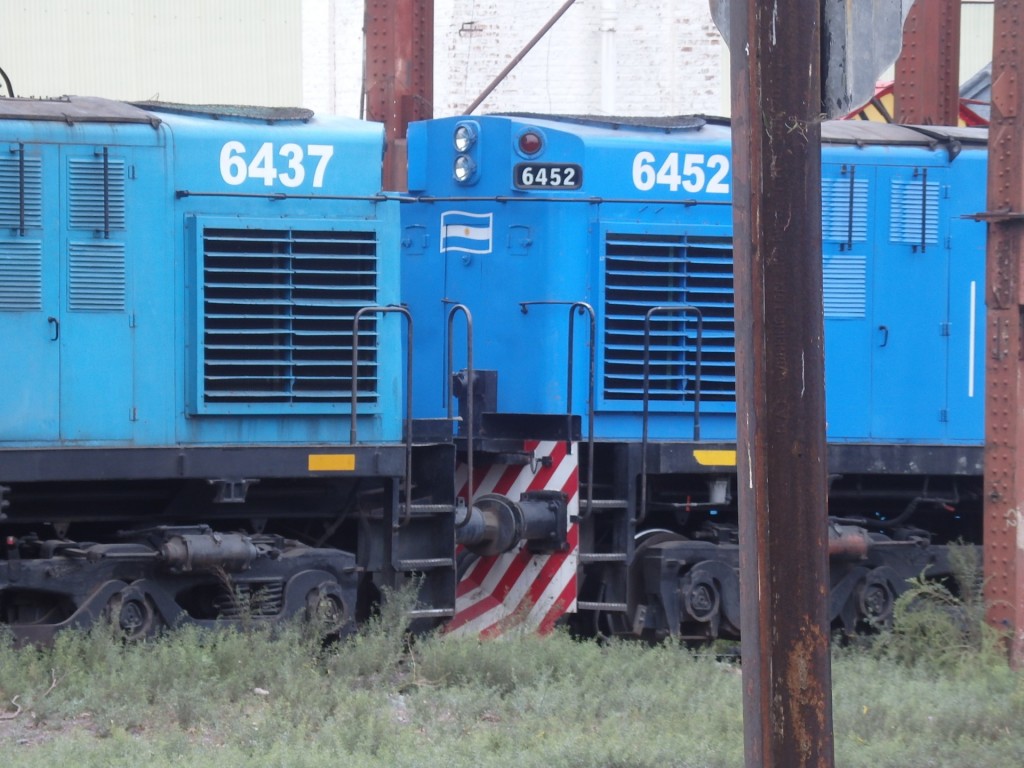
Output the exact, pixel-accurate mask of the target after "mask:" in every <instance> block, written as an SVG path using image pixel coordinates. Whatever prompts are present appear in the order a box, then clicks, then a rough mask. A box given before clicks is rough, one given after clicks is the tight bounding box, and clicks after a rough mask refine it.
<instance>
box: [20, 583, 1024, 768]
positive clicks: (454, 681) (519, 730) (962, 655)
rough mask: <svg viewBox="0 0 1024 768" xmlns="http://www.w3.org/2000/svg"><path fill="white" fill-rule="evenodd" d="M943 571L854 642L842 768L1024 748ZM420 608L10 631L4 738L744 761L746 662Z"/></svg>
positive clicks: (983, 637)
mask: <svg viewBox="0 0 1024 768" xmlns="http://www.w3.org/2000/svg"><path fill="white" fill-rule="evenodd" d="M932 589H933V587H932V586H931V585H926V584H925V583H923V582H922V583H921V584H915V585H914V587H913V589H912V590H911V591H910V592H909V593H908V595H907V596H906V597H905V599H904V600H903V601H901V605H900V606H899V607H898V610H897V613H896V621H895V627H894V631H893V632H892V634H891V635H886V636H884V637H883V638H882V639H881V640H880V642H879V643H878V644H877V645H875V646H874V647H871V648H867V649H865V648H863V647H860V648H845V649H840V650H838V651H837V652H836V653H835V656H834V662H833V683H834V688H833V691H834V722H835V743H836V754H837V757H836V764H837V765H838V766H840V768H860V767H861V766H864V768H867V767H868V766H870V767H871V768H886V767H887V766H893V767H895V766H900V767H901V768H903V767H905V766H911V767H912V768H929V767H935V768H947V767H948V768H954V767H956V768H960V766H970V765H1022V764H1024V734H1022V733H1021V729H1020V727H1019V723H1020V722H1021V721H1022V718H1024V677H1022V675H1020V674H1019V673H1015V672H1012V671H1011V670H1010V669H1009V668H1008V667H1007V665H1006V663H1005V661H1004V659H1003V657H1002V656H1001V655H1000V654H999V653H998V652H997V651H996V650H994V648H995V647H996V646H995V645H994V644H993V643H992V642H991V640H992V637H991V635H988V634H986V632H985V631H984V630H982V629H980V626H981V625H979V624H971V623H970V622H971V621H972V620H973V619H972V618H971V617H972V616H973V614H971V613H970V611H969V610H968V606H966V605H965V603H967V602H968V600H971V599H973V597H969V598H966V599H965V598H963V597H961V598H953V596H952V593H950V592H947V593H938V595H940V596H941V599H937V598H936V599H933V593H932V592H931V591H930V590H932ZM922 596H926V599H925V600H924V601H921V597H922ZM950 599H953V600H954V602H952V603H950V602H949V600H950ZM915 600H917V601H918V602H917V605H916V607H914V601H915ZM956 600H959V602H956ZM412 604H413V600H412V598H411V596H410V595H409V594H408V593H405V594H403V593H399V594H397V595H390V596H389V599H388V600H387V601H386V603H385V604H384V606H383V608H382V611H381V613H380V614H379V615H378V616H376V617H374V618H373V619H372V620H370V621H369V622H367V623H366V624H365V625H364V626H363V627H362V628H361V629H360V630H359V631H358V632H357V633H355V634H354V635H352V636H350V637H348V638H345V639H344V640H342V641H339V642H337V643H334V644H332V645H329V646H327V647H324V646H323V644H322V643H321V641H320V639H319V638H318V636H317V633H315V632H311V631H309V630H308V628H303V627H299V626H295V627H285V628H283V629H281V628H279V629H277V630H275V631H273V632H270V631H265V630H260V629H259V628H258V627H254V628H253V630H252V631H250V632H245V633H243V632H236V631H230V630H228V631H220V632H216V633H210V632H202V631H197V630H195V629H185V630H180V631H176V632H173V633H170V634H168V635H166V636H164V637H161V638H159V639H156V640H153V641H147V642H144V643H139V644H124V643H122V642H120V641H119V640H118V639H117V638H116V633H115V632H114V630H113V629H112V628H102V629H98V630H95V631H93V632H90V633H67V634H64V635H62V636H61V637H60V638H59V639H58V641H57V643H56V644H55V645H54V647H52V648H49V649H32V648H20V649H19V648H15V647H14V646H13V645H12V644H11V643H9V642H0V750H2V751H3V754H4V755H5V762H6V764H7V765H10V766H43V765H45V766H52V765H53V764H55V763H56V764H63V763H65V762H67V763H69V764H71V763H73V764H74V765H76V767H77V766H82V767H83V768H84V767H87V766H120V765H124V766H128V765H131V766H135V765H139V764H147V765H152V766H155V767H157V768H160V767H162V766H178V765H189V766H190V767H191V766H194V765H195V764H202V765H204V766H212V767H213V768H220V767H221V766H246V768H260V767H261V766H309V767H310V768H319V766H332V768H333V767H334V766H338V765H344V766H346V768H348V767H350V766H351V767H353V768H362V767H364V766H366V767H370V766H373V767H374V768H376V767H383V766H396V767H397V768H406V767H407V768H414V767H415V768H431V767H432V766H445V768H448V767H451V768H460V767H461V766H466V767H467V768H468V767H469V766H474V768H475V767H476V766H483V767H485V768H486V767H487V766H502V767H503V768H504V767H505V766H508V765H516V766H524V767H525V768H531V767H532V766H538V767H540V766H544V768H548V767H551V768H560V767H562V766H564V767H565V768H590V767H591V766H593V767H594V768H616V767H617V768H646V767H647V766H651V767H652V768H653V766H670V767H673V766H674V767H677V768H688V767H691V766H692V767H694V768H697V767H700V768H731V767H733V766H741V765H743V728H742V700H741V696H742V685H741V671H740V665H739V664H738V663H735V662H728V663H727V662H723V661H721V656H719V655H716V654H715V653H714V652H713V651H707V652H700V651H694V650H693V649H687V648H685V647H683V646H681V645H678V644H675V643H663V644H661V645H657V646H653V647H650V646H643V645H640V644H635V643H628V642H615V641H612V642H605V643H597V642H580V641H576V640H574V639H572V638H571V637H569V635H568V634H567V633H563V632H558V631H556V632H555V633H553V634H551V635H548V636H545V637H539V636H536V635H532V634H528V633H522V632H512V633H510V634H508V635H505V636H503V637H502V638H497V639H479V638H461V637H452V636H449V635H445V634H442V633H435V634H430V635H426V636H422V637H419V638H417V639H416V640H411V639H410V637H409V635H408V628H409V617H408V611H409V608H410V607H411V606H412ZM951 607H955V608H956V610H955V611H952V610H951ZM928 615H931V616H932V618H931V619H928V618H927V616H928ZM950 616H952V617H953V623H952V624H951V625H947V624H946V623H945V622H946V619H947V618H948V617H950ZM922 627H925V628H927V631H926V630H925V629H922ZM950 627H952V628H953V629H956V630H957V631H956V632H954V633H953V634H948V632H950V631H952V630H950ZM940 628H941V631H940ZM936 642H942V643H946V646H945V649H942V648H935V647H934V646H935V644H936Z"/></svg>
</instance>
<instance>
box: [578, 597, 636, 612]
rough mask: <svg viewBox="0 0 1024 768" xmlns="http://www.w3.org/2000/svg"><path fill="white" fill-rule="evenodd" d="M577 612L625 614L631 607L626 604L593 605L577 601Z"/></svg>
mask: <svg viewBox="0 0 1024 768" xmlns="http://www.w3.org/2000/svg"><path fill="white" fill-rule="evenodd" d="M576 610H578V611H612V612H617V613H625V612H626V611H627V610H629V606H627V605H626V604H625V603H591V602H587V601H584V600H577V601H576Z"/></svg>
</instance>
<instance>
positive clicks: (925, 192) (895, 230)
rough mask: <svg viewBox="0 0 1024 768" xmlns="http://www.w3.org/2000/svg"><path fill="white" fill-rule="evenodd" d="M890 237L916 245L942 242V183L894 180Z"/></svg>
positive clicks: (893, 239) (894, 240)
mask: <svg viewBox="0 0 1024 768" xmlns="http://www.w3.org/2000/svg"><path fill="white" fill-rule="evenodd" d="M889 239H890V240H891V241H892V242H894V243H906V244H907V245H913V246H918V247H920V246H922V245H925V246H928V245H934V244H935V243H937V242H938V241H939V184H938V183H937V182H932V181H929V182H928V183H927V185H926V184H925V182H924V180H923V179H915V180H911V179H893V180H892V220H891V225H890V230H889Z"/></svg>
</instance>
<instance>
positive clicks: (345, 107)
mask: <svg viewBox="0 0 1024 768" xmlns="http://www.w3.org/2000/svg"><path fill="white" fill-rule="evenodd" d="M561 6H562V2H561V0H434V19H435V33H434V41H435V52H434V114H435V115H437V116H444V115H451V114H459V113H461V112H462V111H463V110H465V108H466V107H467V106H469V104H470V103H472V102H473V101H474V100H475V99H476V97H477V96H478V95H479V94H480V93H482V92H483V90H484V89H485V88H486V87H487V85H488V84H489V83H490V82H491V81H492V80H493V79H494V78H495V77H496V76H497V75H498V73H499V72H501V70H502V69H503V68H504V67H505V65H506V64H507V63H508V62H509V61H510V60H511V59H512V57H513V56H515V55H516V54H517V53H519V51H520V50H521V49H522V48H523V46H524V45H526V43H527V42H529V40H530V39H531V38H532V37H533V36H534V35H535V34H536V33H537V32H538V31H539V30H540V28H541V27H542V26H543V25H544V24H545V23H546V22H547V21H548V20H549V19H550V18H551V17H552V16H553V15H554V13H555V12H556V11H557V10H558V9H559V8H560V7H561ZM302 14H303V19H302V24H303V30H304V53H303V94H304V103H305V105H306V106H309V107H311V108H313V109H316V110H319V111H326V112H336V113H338V114H344V115H353V116H355V115H358V113H359V103H360V97H359V92H360V88H361V80H362V55H363V52H362V51H363V49H362V27H363V3H362V2H358V0H303V3H302ZM602 27H604V28H605V29H606V30H607V31H602ZM726 55H727V54H726V51H725V46H724V44H723V43H722V40H721V37H720V36H719V35H718V31H717V30H716V29H715V27H714V24H713V23H712V21H711V14H710V12H709V10H708V3H707V0H576V3H575V4H574V5H573V6H571V7H570V8H569V10H568V11H567V12H566V13H565V15H564V16H562V18H561V19H560V20H559V21H558V22H557V23H556V24H555V26H554V27H553V28H552V29H551V30H550V31H549V32H548V34H547V35H546V36H545V37H544V38H543V39H542V40H541V41H540V42H539V43H538V44H537V46H536V47H535V48H534V49H533V50H532V51H531V52H530V53H529V54H527V56H526V57H525V58H524V59H523V61H522V62H520V64H519V65H518V66H517V67H516V69H514V70H513V71H512V73H511V74H510V75H509V76H508V77H507V78H506V79H505V80H504V81H503V82H502V83H501V84H500V85H498V87H497V88H496V89H495V90H494V92H493V93H492V94H491V95H490V96H489V97H488V98H487V100H486V101H485V102H484V103H483V104H481V105H480V107H479V108H478V109H477V112H488V111H490V112H494V111H502V110H515V111H533V112H565V113H589V114H601V113H615V114H623V115H625V114H633V115H640V114H683V113H694V112H702V113H711V114H723V113H724V112H726V111H727V109H728V83H727V71H728V70H727V66H726V64H725V58H726Z"/></svg>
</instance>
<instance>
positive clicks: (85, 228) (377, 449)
mask: <svg viewBox="0 0 1024 768" xmlns="http://www.w3.org/2000/svg"><path fill="white" fill-rule="evenodd" d="M383 142H384V140H383V131H382V128H381V127H380V126H377V125H371V124H368V123H363V122H360V121H354V120H342V119H322V118H314V117H313V115H312V113H310V112H308V111H306V110H286V109H243V108H233V107H209V108H204V107H188V106H176V105H168V104H138V105H132V104H125V103H120V102H112V101H108V100H103V99H83V98H65V99H59V100H17V99H2V100H0V144H2V146H3V150H2V153H0V337H2V338H3V339H4V359H5V361H6V364H5V366H4V375H3V376H2V377H0V520H2V522H0V530H2V533H3V543H2V544H3V555H2V556H0V558H2V559H0V619H2V621H3V622H4V623H6V624H7V625H9V626H10V627H11V628H12V630H13V631H14V632H15V633H16V634H17V635H19V636H21V637H23V638H25V639H29V640H44V641H45V640H47V639H49V638H50V637H52V634H53V632H55V631H57V630H58V629H60V628H62V627H67V626H87V625H89V624H91V623H92V622H94V621H96V620H97V619H98V618H100V617H102V616H108V617H109V618H110V619H112V620H113V621H115V622H117V623H118V624H120V626H121V628H122V630H123V631H124V632H125V634H126V635H128V636H129V637H136V636H144V635H148V634H151V633H152V632H154V631H156V630H157V629H159V628H160V627H161V626H171V625H180V624H182V623H198V624H213V623H216V622H217V621H223V620H237V619H238V618H239V617H241V616H243V615H245V616H248V617H250V618H252V617H255V618H258V619H265V620H267V621H277V620H281V619H285V618H289V617H292V616H295V615H301V614H303V613H306V614H309V615H311V616H316V617H318V619H319V620H322V621H324V622H325V623H326V625H327V627H326V630H327V631H328V632H341V631H345V630H347V628H349V627H351V626H352V625H353V622H354V620H355V617H356V616H357V614H358V612H359V611H361V610H363V607H362V605H363V603H364V602H365V600H364V598H363V597H362V595H363V594H365V593H370V594H372V593H373V591H375V590H377V589H379V588H380V587H382V586H388V585H391V586H394V585H395V584H396V582H397V581H400V580H401V578H402V577H403V575H404V574H405V573H410V572H413V571H415V572H417V573H426V572H428V571H429V573H427V575H426V576H425V577H424V579H423V582H424V594H425V595H426V596H427V598H428V599H429V601H430V602H431V604H432V608H433V609H434V615H438V616H444V615H449V614H450V612H451V605H450V604H446V602H445V601H446V600H448V602H449V603H450V602H451V599H450V598H449V597H448V596H450V595H451V593H452V591H453V583H454V565H453V560H452V555H451V552H450V550H451V546H450V545H449V544H446V541H447V540H450V539H451V538H452V535H453V534H452V530H453V515H452V510H453V506H452V495H451V492H450V490H449V489H450V487H451V481H450V474H451V472H450V471H445V469H444V467H445V466H446V462H447V463H448V464H450V463H451V448H450V446H443V445H442V446H439V447H435V446H421V447H418V448H417V450H416V451H415V453H416V461H412V457H413V454H414V451H413V449H412V444H411V436H408V437H407V432H408V430H406V429H405V428H404V423H405V419H406V415H407V414H406V413H405V398H404V393H405V391H406V390H407V385H406V383H405V381H404V379H403V376H404V375H405V373H404V372H403V360H402V356H401V350H400V348H401V345H402V341H401V339H402V337H403V335H404V334H406V333H407V330H406V329H405V328H404V327H403V324H404V321H403V318H402V316H401V315H400V314H399V313H397V312H395V311H394V305H397V304H398V301H399V263H398V258H399V248H398V233H399V218H398V213H399V212H398V203H397V202H396V201H394V200H389V199H387V198H386V197H385V196H384V195H382V193H381V170H380V166H381V157H382V154H383V150H384V143H383ZM444 475H448V478H449V479H448V481H447V483H446V482H443V481H442V482H439V480H438V479H439V478H443V477H444ZM414 486H415V495H416V501H417V502H419V503H418V505H417V504H413V503H412V502H413V498H412V497H413V487H414Z"/></svg>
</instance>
